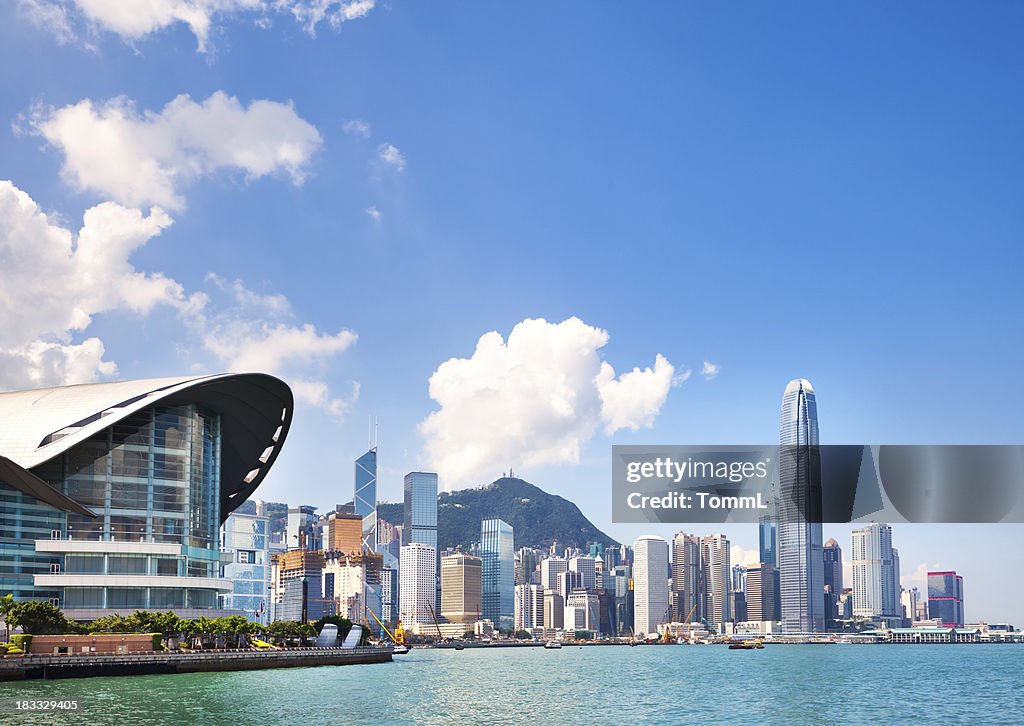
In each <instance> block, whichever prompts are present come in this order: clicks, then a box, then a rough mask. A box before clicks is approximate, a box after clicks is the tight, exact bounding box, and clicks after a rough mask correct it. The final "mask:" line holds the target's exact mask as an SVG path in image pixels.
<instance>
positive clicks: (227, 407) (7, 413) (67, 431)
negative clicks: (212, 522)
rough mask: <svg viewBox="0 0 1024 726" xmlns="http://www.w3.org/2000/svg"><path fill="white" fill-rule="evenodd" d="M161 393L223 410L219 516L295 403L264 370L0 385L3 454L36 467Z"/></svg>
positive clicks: (268, 452) (235, 501)
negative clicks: (12, 387) (0, 388)
mask: <svg viewBox="0 0 1024 726" xmlns="http://www.w3.org/2000/svg"><path fill="white" fill-rule="evenodd" d="M157 401H163V402H165V403H167V404H169V405H170V404H174V403H197V404H201V405H202V406H204V407H206V408H208V409H211V410H213V411H215V412H216V413H218V414H220V416H221V423H222V426H221V434H222V436H221V492H220V494H221V517H222V518H223V517H227V515H228V514H229V513H230V512H231V511H232V510H233V509H235V508H236V507H237V506H238V505H240V504H241V503H242V502H244V501H245V500H246V498H248V497H249V495H251V494H252V492H253V491H254V490H255V489H256V487H258V486H259V485H260V483H261V482H262V481H263V479H264V477H265V476H266V474H267V471H268V470H269V469H270V466H271V465H272V464H273V463H274V460H275V459H276V458H277V454H278V452H279V451H280V449H281V445H282V444H283V443H284V439H285V436H286V435H287V433H288V429H289V427H290V426H291V421H292V410H293V407H294V401H293V397H292V392H291V389H290V388H288V386H287V385H286V384H285V383H284V382H283V381H281V380H279V379H277V378H275V377H273V376H269V375H266V374H263V373H222V374H217V375H209V376H200V377H195V376H189V377H181V378H152V379H148V380H138V381H115V382H112V383H93V384H86V385H80V386H62V387H59V388H40V389H36V390H31V391H14V392H11V393H0V457H6V458H7V459H9V460H10V461H12V462H13V463H14V464H17V465H18V466H20V467H22V468H24V469H32V468H34V467H37V466H39V465H40V464H44V463H46V462H47V461H49V460H51V459H53V458H54V457H56V456H59V455H61V454H63V453H64V452H65V451H67V450H68V449H70V448H71V447H72V446H74V445H75V444H78V443H80V442H82V441H84V440H86V439H88V438H89V437H91V436H92V435H93V434H96V433H98V432H100V431H102V430H103V429H105V428H107V427H108V426H110V425H112V424H114V423H116V422H117V421H120V420H121V419H123V418H125V417H127V416H129V415H131V414H132V413H134V412H136V411H138V410H140V409H143V408H146V407H147V406H151V405H153V404H154V403H156V402H157ZM10 483H12V484H13V483H14V482H10Z"/></svg>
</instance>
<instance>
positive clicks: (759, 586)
mask: <svg viewBox="0 0 1024 726" xmlns="http://www.w3.org/2000/svg"><path fill="white" fill-rule="evenodd" d="M746 580H747V581H746V589H745V590H744V599H745V601H746V607H747V617H746V618H745V619H746V620H749V621H754V622H763V621H775V620H778V619H779V611H778V609H777V607H776V602H775V593H776V591H777V590H778V582H779V571H778V570H777V569H776V567H775V565H773V564H771V563H768V562H761V563H759V564H757V565H749V566H748V567H747V577H746Z"/></svg>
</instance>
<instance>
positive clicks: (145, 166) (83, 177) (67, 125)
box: [28, 91, 322, 210]
mask: <svg viewBox="0 0 1024 726" xmlns="http://www.w3.org/2000/svg"><path fill="white" fill-rule="evenodd" d="M28 128H29V130H30V131H32V132H34V133H37V134H39V135H40V136H42V137H43V138H45V139H46V140H47V141H48V142H49V143H50V144H51V145H52V146H53V147H55V148H57V149H58V150H60V152H61V153H62V154H63V156H64V164H63V167H62V174H63V176H64V178H65V179H66V180H67V181H68V182H69V183H71V184H72V185H73V186H75V187H76V188H78V189H81V190H88V191H92V192H95V193H97V194H100V195H103V196H105V197H107V198H111V199H113V200H114V201H117V202H120V203H122V204H127V205H132V206H138V205H148V204H158V205H161V206H163V207H165V208H167V209H172V210H174V209H180V208H181V207H183V206H184V198H183V196H182V194H183V190H184V188H185V187H186V186H187V185H188V184H190V183H192V182H193V181H195V180H196V179H198V178H200V177H203V176H208V175H211V174H213V173H215V172H218V171H221V170H234V171H236V172H241V173H242V174H243V175H244V177H245V178H246V179H249V180H251V179H257V178H259V177H262V176H266V175H268V174H283V175H286V176H288V177H290V179H291V180H292V182H293V183H295V184H301V183H302V181H303V179H304V178H305V175H306V166H307V163H308V162H309V159H310V157H311V156H312V155H313V153H314V152H315V151H316V150H317V149H318V148H319V147H320V145H321V142H322V140H321V137H320V133H319V132H318V131H317V130H316V128H315V127H314V126H312V125H311V124H310V123H308V122H307V121H305V120H304V119H302V118H301V117H300V116H299V115H298V114H297V113H296V112H295V109H294V108H293V107H292V105H291V104H290V103H277V102H275V101H267V100H258V101H253V102H252V103H250V104H249V105H248V106H244V105H243V104H242V103H241V102H240V101H239V100H238V99H237V98H234V97H232V96H228V95H227V94H225V93H224V92H223V91H217V92H216V93H214V94H213V95H211V96H210V97H209V98H207V99H206V100H205V101H201V102H196V101H193V100H192V99H191V98H190V97H189V96H187V95H180V96H178V97H177V98H175V99H174V100H172V101H171V102H170V103H168V104H167V105H166V106H164V108H163V109H162V110H161V111H159V112H153V111H142V112H140V111H139V110H138V109H137V108H136V106H135V104H134V102H132V101H131V100H129V99H126V98H124V97H119V98H114V99H111V100H109V101H105V102H95V101H93V100H91V99H85V100H83V101H79V102H78V103H76V104H72V105H69V106H64V107H63V108H59V109H52V108H51V109H36V110H35V111H33V113H32V115H31V118H30V119H29V121H28Z"/></svg>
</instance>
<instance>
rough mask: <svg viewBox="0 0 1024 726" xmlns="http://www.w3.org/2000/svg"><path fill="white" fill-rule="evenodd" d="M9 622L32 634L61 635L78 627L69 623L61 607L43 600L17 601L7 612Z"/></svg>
mask: <svg viewBox="0 0 1024 726" xmlns="http://www.w3.org/2000/svg"><path fill="white" fill-rule="evenodd" d="M7 623H8V624H9V625H13V626H15V627H17V626H19V625H20V626H21V629H22V631H23V632H25V633H30V634H32V635H60V634H62V633H67V632H68V631H69V630H72V629H77V628H73V627H72V626H71V625H69V624H68V621H67V618H65V617H64V613H62V612H61V611H60V609H59V608H56V607H54V606H53V605H51V604H50V603H48V602H43V601H42V600H25V601H23V602H18V603H15V604H14V605H13V606H12V607H11V609H10V611H9V612H8V614H7Z"/></svg>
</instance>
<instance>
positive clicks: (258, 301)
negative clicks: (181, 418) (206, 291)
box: [190, 275, 359, 415]
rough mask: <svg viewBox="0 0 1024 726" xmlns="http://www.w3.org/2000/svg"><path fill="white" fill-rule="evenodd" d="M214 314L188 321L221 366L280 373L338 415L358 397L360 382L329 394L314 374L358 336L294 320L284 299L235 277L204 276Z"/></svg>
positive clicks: (307, 398) (300, 395)
mask: <svg viewBox="0 0 1024 726" xmlns="http://www.w3.org/2000/svg"><path fill="white" fill-rule="evenodd" d="M207 279H208V281H209V282H210V283H212V284H213V286H214V288H215V289H214V290H213V293H214V294H218V293H221V294H223V298H224V299H218V300H217V301H216V302H217V304H216V306H210V307H216V310H217V312H215V313H211V314H206V313H203V314H199V315H195V316H193V317H192V318H191V320H190V324H191V325H192V327H193V328H194V329H195V330H196V331H198V333H199V335H200V338H201V340H202V345H203V348H204V349H205V350H207V351H208V352H210V353H212V354H213V355H214V356H215V357H216V359H217V360H218V361H219V362H220V363H221V365H222V367H224V368H225V369H226V370H229V371H232V372H247V371H261V372H264V373H272V374H275V375H281V376H284V377H285V378H286V379H287V380H288V382H289V384H290V385H291V386H292V390H293V391H294V393H295V396H296V398H297V399H299V400H300V401H304V402H306V403H308V404H310V405H312V406H316V407H318V408H321V409H323V410H325V411H327V412H328V413H331V414H335V415H340V414H341V413H343V412H344V411H346V410H347V409H348V408H350V407H351V404H352V403H353V402H354V401H355V400H356V399H357V398H358V396H359V384H358V383H356V382H352V384H351V390H350V392H349V394H348V395H347V396H336V395H333V393H332V391H331V390H330V387H329V386H328V384H327V383H326V382H325V381H323V380H322V379H320V378H316V377H312V376H311V374H313V373H315V372H322V371H323V368H324V366H325V364H326V363H327V362H328V361H329V360H330V359H332V358H333V357H334V356H336V355H338V354H340V353H343V352H345V351H346V350H348V349H349V348H351V347H352V346H353V345H355V343H356V340H358V336H357V335H356V333H355V332H353V331H351V330H347V329H342V330H339V331H338V332H337V333H334V334H331V333H324V332H320V331H318V330H317V329H316V326H314V325H312V324H311V323H295V322H294V313H293V311H292V309H291V305H290V304H289V303H288V300H287V299H286V298H285V297H284V296H281V295H265V294H260V293H257V292H254V291H252V290H250V289H249V288H247V287H246V286H245V285H244V283H242V282H241V281H239V280H235V281H234V282H231V283H228V282H227V281H225V280H223V279H222V278H220V277H217V276H215V275H210V276H208V278H207Z"/></svg>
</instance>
